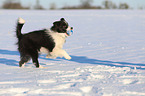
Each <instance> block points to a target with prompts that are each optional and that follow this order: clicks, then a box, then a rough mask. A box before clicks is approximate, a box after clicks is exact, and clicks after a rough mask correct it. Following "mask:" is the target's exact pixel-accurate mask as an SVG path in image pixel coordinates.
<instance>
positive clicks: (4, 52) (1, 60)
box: [0, 49, 19, 66]
mask: <svg viewBox="0 0 145 96" xmlns="http://www.w3.org/2000/svg"><path fill="white" fill-rule="evenodd" d="M0 54H1V55H19V52H17V51H9V50H2V49H0ZM0 63H2V64H6V65H9V66H18V61H16V60H13V59H8V58H6V57H4V56H3V57H2V56H1V57H0Z"/></svg>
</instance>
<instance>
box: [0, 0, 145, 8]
mask: <svg viewBox="0 0 145 96" xmlns="http://www.w3.org/2000/svg"><path fill="white" fill-rule="evenodd" d="M4 1H6V0H0V6H2V4H3V2H4ZM16 1H20V2H21V3H22V5H23V6H34V5H35V4H36V0H16ZM39 1H40V4H41V5H42V6H43V7H44V8H49V6H50V4H51V3H55V4H56V6H57V8H60V7H63V6H65V5H70V6H73V5H79V4H80V0H39ZM93 1H94V2H93V3H92V4H93V5H95V6H99V5H100V6H101V5H102V2H103V1H104V0H93ZM111 1H112V2H114V3H115V4H116V5H119V4H120V3H128V4H129V5H130V7H131V8H133V9H136V8H139V7H144V8H145V0H111Z"/></svg>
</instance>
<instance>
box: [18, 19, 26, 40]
mask: <svg viewBox="0 0 145 96" xmlns="http://www.w3.org/2000/svg"><path fill="white" fill-rule="evenodd" d="M24 23H25V20H24V19H22V18H19V19H18V22H17V27H16V36H17V38H18V39H19V40H20V39H21V37H22V33H21V29H22V27H23V25H24Z"/></svg>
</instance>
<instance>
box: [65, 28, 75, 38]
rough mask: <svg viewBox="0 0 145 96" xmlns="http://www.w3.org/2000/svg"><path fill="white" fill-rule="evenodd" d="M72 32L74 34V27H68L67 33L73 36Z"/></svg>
mask: <svg viewBox="0 0 145 96" xmlns="http://www.w3.org/2000/svg"><path fill="white" fill-rule="evenodd" d="M72 34H73V27H68V28H67V33H66V35H67V36H71V35H72Z"/></svg>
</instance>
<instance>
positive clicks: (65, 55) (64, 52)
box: [61, 49, 71, 60]
mask: <svg viewBox="0 0 145 96" xmlns="http://www.w3.org/2000/svg"><path fill="white" fill-rule="evenodd" d="M61 53H62V55H63V57H64V58H65V59H68V60H70V59H71V57H70V56H69V55H68V53H67V52H66V51H65V50H63V49H61Z"/></svg>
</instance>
